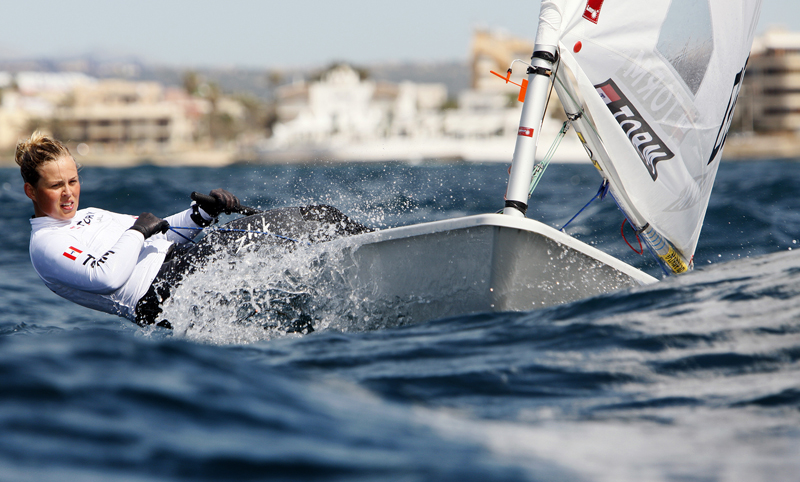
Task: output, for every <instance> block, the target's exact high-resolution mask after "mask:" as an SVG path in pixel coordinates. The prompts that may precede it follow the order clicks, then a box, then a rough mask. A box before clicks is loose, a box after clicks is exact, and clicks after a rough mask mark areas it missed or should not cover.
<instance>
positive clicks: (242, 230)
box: [169, 226, 311, 246]
mask: <svg viewBox="0 0 800 482" xmlns="http://www.w3.org/2000/svg"><path fill="white" fill-rule="evenodd" d="M169 229H170V231H172V232H173V233H175V234H177V235H178V236H180V237H182V238H184V239H188V240H189V241H191V242H193V243H194V242H195V241H194V240H192V239H189V238H187V237H186V236H184V235H183V234H181V233H179V232H178V231H176V230H177V229H191V230H194V231H202V230H203V228H192V227H188V226H170V227H169ZM214 231H221V232H223V233H251V234H266V235H268V236H274V237H276V238H280V239H285V240H287V241H292V242H295V243H300V242H301V241H299V240H297V239H292V238H290V237H288V236H282V235H280V234H274V233H268V232H266V231H251V230H249V229H233V228H217V229H214ZM305 244H308V245H309V246H311V243H305Z"/></svg>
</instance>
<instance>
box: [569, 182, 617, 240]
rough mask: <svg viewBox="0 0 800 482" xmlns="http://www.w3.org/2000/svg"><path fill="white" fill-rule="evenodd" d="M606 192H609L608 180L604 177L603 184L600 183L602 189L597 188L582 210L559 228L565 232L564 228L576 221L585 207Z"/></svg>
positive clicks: (604, 195) (601, 197) (602, 196)
mask: <svg viewBox="0 0 800 482" xmlns="http://www.w3.org/2000/svg"><path fill="white" fill-rule="evenodd" d="M606 194H608V181H606V180H605V179H603V184H601V185H600V189H598V190H597V194H595V195H594V197H593V198H592V199H591V200H590V201H589V202H588V203H586V205H585V206H583V207H582V208H581V210H580V211H578V212H577V213H575V215H574V216H572V218H571V219H570V220H569V221H567V224H565V225H563V226H561V229H559V231H561V232H562V233H563V232H564V230H565V229H567V226H569V223H571V222H572V221H574V220H575V218H577V217H578V216H579V215H580V214H581V213H582V212H583V210H584V209H586V208H588V207H589V205H590V204H592V202H594V200H595V199H597V198H598V197H599V198H600V199H603V198H605V197H606Z"/></svg>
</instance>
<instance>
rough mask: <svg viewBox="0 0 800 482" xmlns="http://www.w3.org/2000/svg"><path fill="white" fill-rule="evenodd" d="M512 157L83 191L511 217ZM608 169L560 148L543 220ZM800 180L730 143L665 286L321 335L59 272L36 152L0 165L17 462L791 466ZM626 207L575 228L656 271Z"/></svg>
mask: <svg viewBox="0 0 800 482" xmlns="http://www.w3.org/2000/svg"><path fill="white" fill-rule="evenodd" d="M506 169H507V166H506V165H500V164H465V163H452V164H441V163H432V164H421V165H406V164H399V163H396V164H395V163H391V164H363V163H362V164H344V165H335V166H334V165H324V164H323V165H317V166H253V165H241V166H230V167H224V168H197V167H175V168H165V167H154V166H140V167H135V168H125V169H114V168H89V167H87V168H84V169H83V170H82V172H81V176H82V196H81V205H82V206H83V207H86V206H98V207H103V208H105V209H109V210H113V211H117V212H125V213H131V214H138V213H140V212H142V211H151V212H153V213H155V214H157V215H161V216H166V215H169V214H171V213H173V212H177V211H179V210H183V209H185V208H186V207H187V205H188V194H189V192H191V191H192V190H197V191H203V192H208V191H209V190H211V189H213V188H216V187H225V188H227V189H229V190H231V191H233V192H234V193H235V194H237V195H238V196H239V197H240V198H241V199H242V200H243V202H244V203H246V204H248V205H252V206H257V207H259V208H261V209H268V208H274V207H282V206H292V205H304V204H311V203H327V204H331V205H334V206H336V207H338V208H339V209H341V210H342V211H344V212H346V213H347V214H348V215H349V216H351V217H352V218H354V219H355V220H357V221H359V222H361V223H364V224H366V225H369V226H371V227H374V228H385V227H390V226H398V225H406V224H412V223H418V222H423V221H430V220H436V219H444V218H449V217H454V216H462V215H469V214H477V213H484V212H494V211H496V210H498V209H500V208H501V207H502V199H503V192H504V191H505V182H506V179H507V171H506ZM599 184H600V179H599V177H598V175H597V173H596V172H595V171H594V169H593V168H592V167H591V166H587V165H553V166H551V167H550V168H549V169H548V172H547V174H546V176H545V179H544V181H543V182H542V183H541V184H540V185H539V187H538V188H537V191H536V193H535V194H534V197H533V199H532V203H531V210H530V213H529V216H530V217H533V218H535V219H539V220H541V221H543V222H545V223H548V224H550V225H553V226H556V227H560V226H561V225H563V224H564V223H565V222H566V221H567V220H568V219H569V218H570V217H572V215H573V214H575V213H576V212H577V211H578V210H579V209H580V208H581V207H582V206H583V205H584V204H585V203H586V201H588V200H589V199H591V198H592V196H593V195H594V194H595V192H596V191H597V188H598V187H599ZM798 189H800V163H797V162H792V161H758V162H756V161H753V162H737V163H723V164H722V165H721V166H720V170H719V174H718V176H717V180H716V184H715V188H714V192H713V194H712V197H711V202H710V205H709V209H708V214H707V216H706V222H705V224H704V227H703V232H702V234H701V237H700V243H699V246H698V249H697V253H696V255H695V264H696V266H697V269H696V270H695V272H693V273H691V274H689V275H686V276H681V277H676V278H670V279H665V280H663V281H660V282H659V283H657V284H654V285H651V286H647V287H641V288H637V289H632V290H626V291H620V292H615V293H611V294H607V295H603V296H598V297H594V298H590V299H586V300H582V301H578V302H574V303H570V304H565V305H561V306H556V307H551V308H547V309H542V310H536V311H530V312H521V313H479V314H474V315H469V316H462V317H457V318H449V319H442V320H433V321H429V322H425V323H419V324H411V325H402V326H400V324H399V323H395V322H394V321H393V320H392V317H391V316H390V315H386V316H385V319H383V320H380V321H381V323H379V324H378V325H376V324H375V320H362V319H358V318H357V317H356V318H355V319H353V320H350V322H349V324H348V325H347V326H348V327H350V328H348V329H321V330H318V331H316V332H314V333H313V334H311V335H306V336H301V335H291V334H290V335H280V334H275V333H273V334H271V335H270V336H253V334H252V331H251V330H250V329H249V328H248V329H245V327H241V328H238V327H237V325H235V324H231V323H227V324H224V323H225V320H220V321H219V323H220V324H219V325H217V326H214V327H212V328H214V329H216V331H215V332H214V336H211V334H209V333H201V332H200V331H194V332H192V331H185V330H184V331H181V330H174V331H169V330H163V329H142V328H139V327H137V326H135V325H133V324H132V323H130V322H128V321H125V320H122V319H120V318H117V317H114V316H111V315H106V314H103V313H98V312H93V311H90V310H87V309H85V308H82V307H79V306H77V305H74V304H72V303H70V302H68V301H66V300H63V299H61V298H59V297H57V296H56V295H54V294H53V293H51V292H49V291H48V290H47V289H46V288H45V287H44V285H43V284H42V283H41V281H40V280H39V279H38V277H37V276H36V274H35V272H34V271H33V268H32V267H31V264H30V259H29V256H28V251H27V246H28V238H29V234H30V224H29V222H28V218H29V217H30V215H31V214H32V208H31V204H30V201H29V200H28V199H27V198H26V197H25V195H24V193H23V191H22V188H21V179H20V177H19V172H18V170H17V169H12V168H3V169H0V208H2V212H3V216H2V218H0V230H1V231H2V233H3V234H4V240H3V248H2V250H0V266H1V268H0V434H2V436H0V480H4V481H5V480H8V481H62V480H76V481H84V480H85V481H100V480H103V481H105V480H131V481H157V480H192V481H199V480H214V481H220V480H237V481H241V480H326V481H327V480H348V481H349V480H398V481H413V480H426V481H427V480H437V481H440V480H453V481H456V480H457V481H463V480H476V481H478V480H480V481H485V480H509V481H525V480H532V481H539V480H541V481H552V480H570V481H581V480H586V481H642V480H647V481H661V480H664V481H672V480H680V481H751V480H771V481H793V480H797V477H798V475H797V474H798V473H800V321H799V320H800V318H799V317H798V315H800V296H798V295H800V257H798V253H797V252H796V251H794V250H793V248H797V240H798V239H800V199H798V197H797V196H796V193H797V192H798ZM232 218H233V216H232V217H231V219H232ZM621 223H622V216H621V214H620V213H619V212H618V211H617V209H616V207H615V206H614V204H613V202H612V201H610V200H608V199H606V200H604V201H601V202H596V203H594V204H592V205H591V206H590V207H589V208H587V210H586V211H585V212H584V213H583V214H582V215H581V216H580V217H579V218H578V219H577V220H576V221H574V222H573V224H571V225H570V227H569V228H568V232H570V234H572V235H573V236H575V237H577V238H579V239H581V240H583V241H585V242H588V243H590V244H592V245H594V246H596V247H598V248H600V249H602V250H604V251H606V252H608V253H610V254H612V255H613V256H616V257H618V258H620V259H622V260H623V261H626V262H628V263H630V264H632V265H634V266H636V267H638V268H640V269H642V270H645V271H646V272H648V273H650V274H652V275H654V276H659V277H660V269H659V268H658V266H657V265H656V264H655V263H654V262H653V261H652V259H650V258H649V257H647V256H639V255H637V254H636V253H634V252H633V251H631V249H630V248H629V247H628V246H627V245H626V243H625V242H624V241H623V240H622V238H621V237H620V225H621ZM628 236H629V241H631V242H632V243H635V238H633V235H632V233H630V232H628ZM235 282H236V280H235V276H232V279H231V283H235ZM336 296H338V294H337V293H332V294H331V297H332V298H336ZM341 296H343V297H344V296H346V294H345V293H342V294H341ZM223 324H224V325H223ZM376 326H379V327H378V328H376ZM223 328H224V329H223Z"/></svg>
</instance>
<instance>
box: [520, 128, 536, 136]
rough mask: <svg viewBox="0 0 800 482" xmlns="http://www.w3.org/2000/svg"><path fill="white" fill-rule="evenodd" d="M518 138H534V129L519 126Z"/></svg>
mask: <svg viewBox="0 0 800 482" xmlns="http://www.w3.org/2000/svg"><path fill="white" fill-rule="evenodd" d="M517 135H518V136H525V137H533V127H523V126H519V131H517Z"/></svg>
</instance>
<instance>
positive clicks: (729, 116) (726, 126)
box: [706, 58, 750, 165]
mask: <svg viewBox="0 0 800 482" xmlns="http://www.w3.org/2000/svg"><path fill="white" fill-rule="evenodd" d="M747 60H748V61H749V60H750V59H749V58H748V59H747ZM746 68H747V61H745V63H744V67H742V70H740V71H739V73H738V74H736V77H734V78H733V90H732V91H731V97H730V99H728V107H727V108H726V109H725V115H724V116H723V119H722V124H721V125H720V126H719V132H717V137H716V139H715V140H714V149H713V150H712V151H711V156H709V158H708V163H706V165H708V164H711V163H712V162H714V159H716V158H717V155H719V154H721V153H722V146H724V145H725V140H726V139H727V138H728V131H729V130H730V129H731V122H733V109H734V107H736V100H737V99H738V98H739V92H740V91H741V90H742V81H743V80H744V70H745V69H746Z"/></svg>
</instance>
